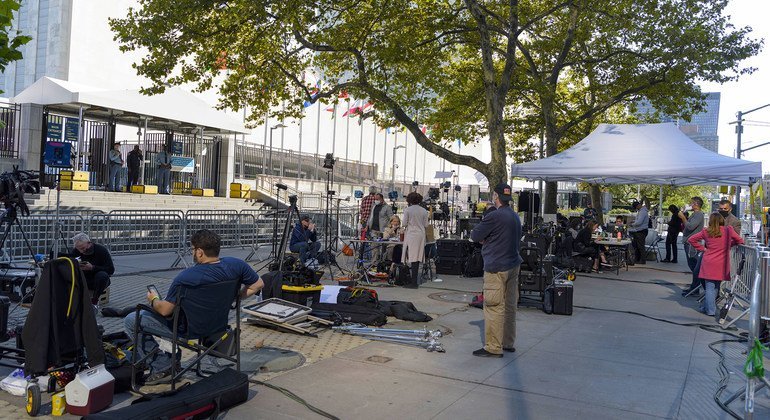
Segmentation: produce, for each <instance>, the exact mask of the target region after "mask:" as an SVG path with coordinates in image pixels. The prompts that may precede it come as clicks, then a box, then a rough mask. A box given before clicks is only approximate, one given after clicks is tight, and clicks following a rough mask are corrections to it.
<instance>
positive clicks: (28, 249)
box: [3, 218, 58, 261]
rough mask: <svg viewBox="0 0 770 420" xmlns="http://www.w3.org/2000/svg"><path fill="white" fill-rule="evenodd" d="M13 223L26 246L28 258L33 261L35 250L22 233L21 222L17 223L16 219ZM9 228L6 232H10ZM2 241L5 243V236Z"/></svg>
mask: <svg viewBox="0 0 770 420" xmlns="http://www.w3.org/2000/svg"><path fill="white" fill-rule="evenodd" d="M14 222H16V225H17V226H18V227H19V232H20V233H21V237H22V238H24V244H25V245H27V251H29V256H30V257H32V261H34V260H35V250H33V249H32V245H31V244H30V243H29V240H28V239H27V234H26V233H25V232H24V228H22V227H21V222H19V219H18V218H15V219H14ZM10 228H11V227H10V226H8V230H10ZM3 241H5V236H3ZM54 257H58V255H54Z"/></svg>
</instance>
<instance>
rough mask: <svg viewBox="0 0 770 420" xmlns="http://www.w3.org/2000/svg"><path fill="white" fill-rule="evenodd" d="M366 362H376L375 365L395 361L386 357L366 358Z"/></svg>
mask: <svg viewBox="0 0 770 420" xmlns="http://www.w3.org/2000/svg"><path fill="white" fill-rule="evenodd" d="M366 360H368V361H370V362H375V363H388V362H390V361H391V360H393V359H391V358H390V357H385V356H369V357H367V358H366Z"/></svg>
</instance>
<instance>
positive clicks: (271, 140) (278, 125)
mask: <svg viewBox="0 0 770 420" xmlns="http://www.w3.org/2000/svg"><path fill="white" fill-rule="evenodd" d="M285 127H286V125H284V124H283V123H278V124H276V125H274V126H272V127H270V151H269V152H268V159H267V160H268V165H270V166H269V167H270V176H273V130H275V129H277V128H285Z"/></svg>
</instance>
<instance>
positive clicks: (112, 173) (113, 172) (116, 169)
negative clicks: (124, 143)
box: [107, 142, 123, 192]
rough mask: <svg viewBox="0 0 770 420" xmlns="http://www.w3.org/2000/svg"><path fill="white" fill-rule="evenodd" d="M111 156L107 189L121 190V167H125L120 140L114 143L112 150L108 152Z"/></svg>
mask: <svg viewBox="0 0 770 420" xmlns="http://www.w3.org/2000/svg"><path fill="white" fill-rule="evenodd" d="M108 157H109V162H108V165H109V172H108V176H109V177H110V179H109V181H108V182H107V189H108V190H109V191H115V192H120V168H122V167H123V155H122V154H121V153H120V142H115V144H114V145H112V150H110V152H109V153H108Z"/></svg>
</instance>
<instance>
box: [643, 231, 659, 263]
mask: <svg viewBox="0 0 770 420" xmlns="http://www.w3.org/2000/svg"><path fill="white" fill-rule="evenodd" d="M662 241H663V237H662V236H660V235H656V236H655V239H653V241H652V243H651V244H649V245H647V247H646V248H645V249H644V258H645V259H646V258H647V254H649V253H650V251H652V252H654V253H655V262H660V247H659V246H658V245H659V244H660V243H661V242H662Z"/></svg>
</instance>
